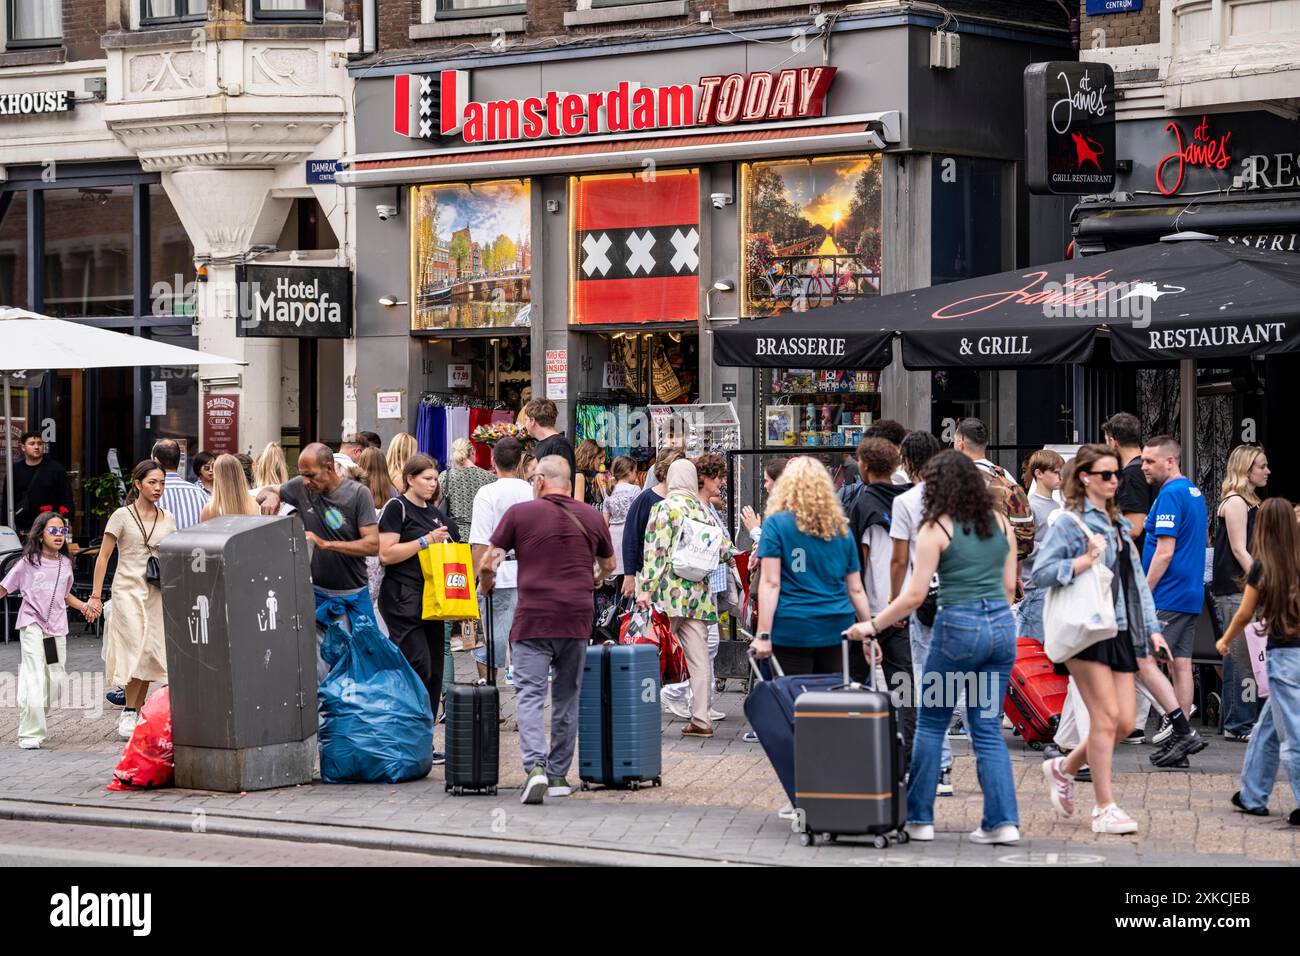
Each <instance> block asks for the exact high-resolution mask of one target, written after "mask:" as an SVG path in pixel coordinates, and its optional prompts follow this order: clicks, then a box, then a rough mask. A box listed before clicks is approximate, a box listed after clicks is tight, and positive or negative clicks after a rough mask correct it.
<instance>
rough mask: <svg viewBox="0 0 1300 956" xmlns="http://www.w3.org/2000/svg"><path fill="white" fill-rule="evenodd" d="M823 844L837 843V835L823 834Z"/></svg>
mask: <svg viewBox="0 0 1300 956" xmlns="http://www.w3.org/2000/svg"><path fill="white" fill-rule="evenodd" d="M822 842H823V843H834V842H835V834H834V833H823V834H822Z"/></svg>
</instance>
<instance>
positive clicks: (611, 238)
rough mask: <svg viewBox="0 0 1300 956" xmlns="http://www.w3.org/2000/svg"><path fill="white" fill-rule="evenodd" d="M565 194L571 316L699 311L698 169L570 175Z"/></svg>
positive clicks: (686, 317)
mask: <svg viewBox="0 0 1300 956" xmlns="http://www.w3.org/2000/svg"><path fill="white" fill-rule="evenodd" d="M569 197H570V198H569V215H570V232H571V234H572V236H573V245H572V247H571V252H572V258H571V261H570V269H569V274H570V276H572V280H571V282H570V290H569V291H570V303H569V306H570V308H569V315H570V322H572V323H574V324H577V325H598V324H601V323H625V322H694V321H696V320H697V319H698V318H699V310H700V284H699V272H700V255H699V250H700V176H699V170H696V169H667V170H656V171H654V172H652V173H648V172H641V171H638V172H635V173H630V172H629V173H615V174H612V175H600V176H574V177H572V178H571V179H570V180H569Z"/></svg>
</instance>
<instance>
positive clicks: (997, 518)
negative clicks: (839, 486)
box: [764, 451, 1020, 843]
mask: <svg viewBox="0 0 1300 956" xmlns="http://www.w3.org/2000/svg"><path fill="white" fill-rule="evenodd" d="M922 477H923V478H924V480H925V496H924V512H923V518H922V524H921V532H920V534H919V535H917V539H916V559H915V563H914V565H913V569H912V578H911V583H910V584H909V585H908V588H907V590H906V591H905V592H903V593H902V594H900V595H899V596H898V597H897V598H895V599H894V601H893V602H892V603H891V604H890V605H889V607H887V608H885V609H884V610H883V611H881V612H880V613H879V614H877V615H876V616H875V617H874V618H872V619H871V620H870V621H867V622H866V623H864V624H855V625H854V626H853V627H852V628H850V631H849V633H850V634H851V635H852V636H854V637H874V636H875V635H876V634H877V633H879V632H880V631H883V630H885V629H886V628H889V627H892V626H893V625H894V624H895V623H896V622H898V621H901V620H903V619H904V618H905V617H907V616H908V615H909V614H911V613H912V612H913V611H915V610H916V609H917V608H918V607H920V606H921V603H922V602H923V601H924V600H925V595H926V591H927V590H928V589H929V584H930V578H931V576H932V575H933V574H934V573H935V570H936V569H937V570H938V572H939V612H938V614H936V615H935V618H934V637H933V639H932V640H931V642H930V653H929V656H928V657H927V658H926V659H925V661H924V662H923V667H922V674H921V686H920V687H919V688H917V689H916V698H915V699H916V702H917V704H918V705H919V706H918V709H917V720H916V737H915V739H914V741H913V744H912V764H911V775H910V777H909V778H908V789H907V832H908V835H909V836H910V837H911V838H912V839H913V840H933V839H934V794H935V787H936V786H937V785H938V782H939V759H940V754H941V751H942V750H943V739H944V735H945V734H947V732H948V722H949V720H951V718H952V712H953V709H954V708H955V707H956V706H957V697H958V689H959V687H965V689H966V715H967V719H968V722H969V724H970V738H971V746H972V747H973V748H974V750H975V761H976V764H977V766H978V769H979V781H980V787H981V788H982V789H983V791H984V816H983V819H982V820H981V822H980V828H979V829H978V830H976V831H975V832H974V833H972V834H971V835H970V838H971V840H972V841H973V842H975V843H1015V842H1016V841H1017V840H1019V839H1020V829H1019V824H1020V817H1019V814H1018V812H1017V810H1016V789H1015V781H1014V778H1013V777H1012V775H1011V757H1010V755H1009V754H1008V753H1007V745H1006V741H1004V740H1003V739H1002V728H1001V722H1002V697H1003V695H1004V694H1005V693H1006V690H1007V681H1008V680H1009V679H1010V677H1011V665H1012V664H1014V663H1015V660H1016V624H1015V619H1014V617H1013V616H1012V614H1011V599H1012V597H1013V596H1014V595H1015V587H1016V546H1015V545H1016V543H1015V538H1014V537H1013V535H1012V531H1011V524H1010V522H1008V521H1007V519H1006V517H1005V516H1003V515H1001V514H999V513H997V512H996V511H995V510H994V508H993V499H992V497H991V496H990V495H989V492H988V486H987V485H986V484H985V481H984V476H983V475H982V474H980V472H979V470H978V469H977V468H976V467H975V463H974V462H973V461H971V460H970V459H969V458H967V457H966V456H965V455H963V454H961V453H960V452H956V451H944V452H940V453H939V454H937V455H935V456H934V457H933V458H931V459H930V461H929V463H928V464H927V465H926V466H925V471H924V472H923V474H922ZM764 534H766V531H765V532H764Z"/></svg>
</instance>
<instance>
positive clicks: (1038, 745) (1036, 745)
mask: <svg viewBox="0 0 1300 956" xmlns="http://www.w3.org/2000/svg"><path fill="white" fill-rule="evenodd" d="M1029 749H1030V750H1042V749H1043V742H1042V741H1041V740H1031V741H1029Z"/></svg>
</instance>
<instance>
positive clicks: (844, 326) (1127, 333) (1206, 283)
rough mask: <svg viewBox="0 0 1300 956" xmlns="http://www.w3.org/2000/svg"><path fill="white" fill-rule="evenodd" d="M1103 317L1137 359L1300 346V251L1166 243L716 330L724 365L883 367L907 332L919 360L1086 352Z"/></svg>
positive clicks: (1129, 357)
mask: <svg viewBox="0 0 1300 956" xmlns="http://www.w3.org/2000/svg"><path fill="white" fill-rule="evenodd" d="M1103 328H1105V329H1109V330H1110V332H1111V335H1112V336H1113V342H1112V353H1113V354H1114V355H1115V357H1116V358H1118V359H1119V360H1121V361H1129V362H1154V361H1169V360H1171V359H1184V358H1228V357H1233V356H1237V357H1245V356H1250V355H1262V354H1269V353H1273V352H1289V351H1295V350H1300V255H1296V254H1293V253H1286V252H1275V251H1270V250H1266V249H1253V248H1249V247H1245V246H1240V245H1232V244H1229V243H1227V242H1223V241H1219V242H1210V241H1179V242H1158V243H1153V244H1151V245H1146V246H1138V247H1134V248H1131V249H1124V250H1121V251H1118V252H1110V253H1104V254H1102V255H1097V256H1089V257H1087V258H1083V259H1067V260H1065V261H1063V262H1054V263H1050V264H1046V265H1041V266H1034V267H1032V268H1028V269H1017V270H1014V271H1012V272H1002V273H998V274H997V275H991V276H981V277H979V278H976V279H966V280H964V281H961V282H953V283H949V284H947V285H942V286H932V287H929V288H925V289H917V290H915V291H913V292H903V293H897V294H895V295H887V296H881V297H879V298H872V299H862V300H857V301H854V302H851V303H842V304H840V305H837V306H833V307H831V308H827V309H824V310H823V309H817V310H813V311H810V312H803V313H787V314H785V315H779V316H773V317H771V318H766V319H757V320H753V321H750V322H741V323H740V324H739V325H736V326H733V327H731V328H726V329H719V330H718V331H717V333H716V336H715V341H716V344H717V348H716V349H715V354H716V355H717V356H718V363H719V364H720V365H742V366H756V367H768V368H785V367H798V368H833V367H839V368H878V367H880V365H881V364H885V363H887V362H888V353H889V346H888V339H889V337H890V336H892V335H895V334H897V335H900V336H901V337H902V340H903V364H904V365H905V366H907V367H908V368H910V369H928V368H951V367H959V366H977V367H984V368H1017V367H1021V366H1034V365H1054V364H1057V363H1061V362H1083V361H1087V359H1088V358H1089V356H1090V355H1091V352H1092V341H1093V337H1094V335H1095V334H1096V332H1097V331H1098V330H1099V329H1103ZM861 356H869V358H870V361H862V362H859V363H858V364H854V360H857V359H858V358H859V357H861ZM837 363H838V364H837Z"/></svg>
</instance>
